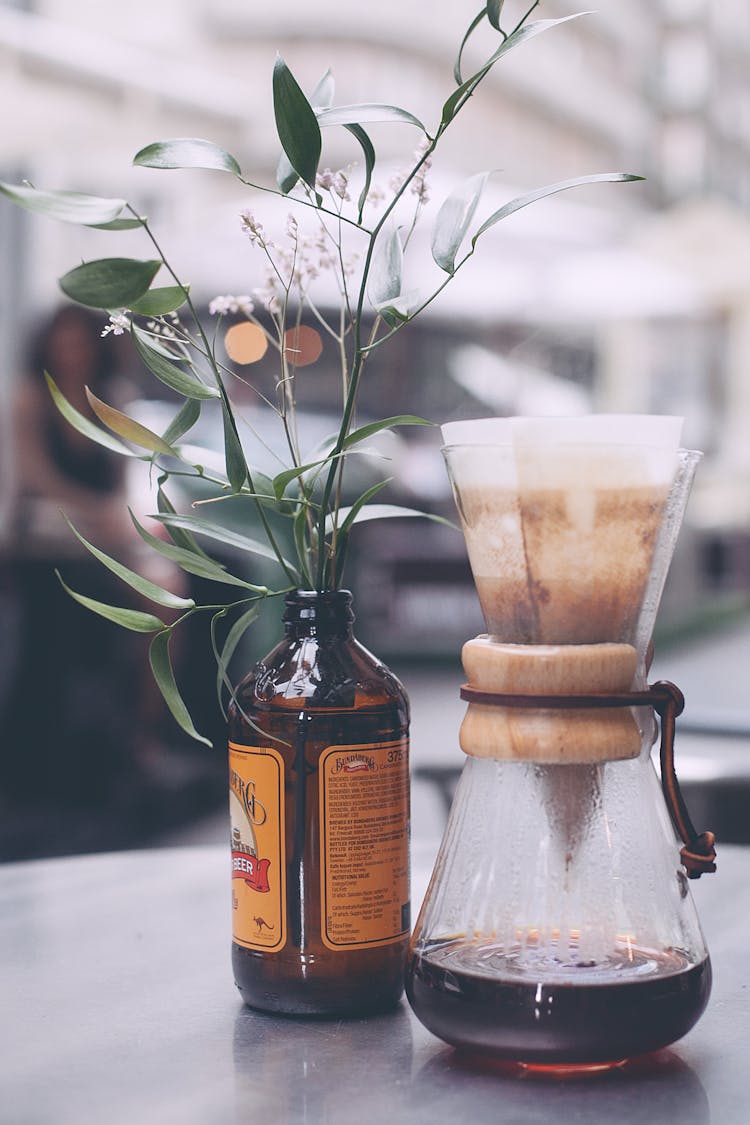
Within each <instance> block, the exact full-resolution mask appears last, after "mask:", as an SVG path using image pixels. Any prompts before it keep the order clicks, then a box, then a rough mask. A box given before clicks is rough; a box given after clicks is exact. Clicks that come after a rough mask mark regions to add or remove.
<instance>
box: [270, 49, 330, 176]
mask: <svg viewBox="0 0 750 1125" xmlns="http://www.w3.org/2000/svg"><path fill="white" fill-rule="evenodd" d="M273 108H274V115H275V117H276V129H277V132H278V134H279V140H280V141H281V147H282V148H283V150H284V152H285V153H286V156H287V159H288V160H289V163H290V164H291V166H292V168H293V169H294V171H295V172H296V173H297V175H298V176H299V177H300V179H301V180H304V182H305V183H306V184H308V185H309V186H310V187H311V188H313V189H314V188H315V174H316V172H317V170H318V162H319V160H320V150H321V145H322V141H321V137H320V127H319V125H318V121H317V118H316V116H315V110H314V109H313V107H312V106H311V105H310V103H309V101H308V100H307V98H306V97H305V95H304V94H303V92H302V90H301V89H300V87H299V85H298V84H297V80H296V79H295V78H294V75H293V74H292V72H291V71H290V69H289V67H288V66H287V65H286V63H285V62H284V60H283V59H282V57H281V55H278V56H277V57H276V63H275V65H274V68H273Z"/></svg>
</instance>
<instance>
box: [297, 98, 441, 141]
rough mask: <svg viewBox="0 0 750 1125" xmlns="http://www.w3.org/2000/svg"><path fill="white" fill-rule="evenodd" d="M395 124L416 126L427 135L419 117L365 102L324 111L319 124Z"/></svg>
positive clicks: (320, 113)
mask: <svg viewBox="0 0 750 1125" xmlns="http://www.w3.org/2000/svg"><path fill="white" fill-rule="evenodd" d="M393 122H397V123H401V124H406V125H415V126H416V127H417V129H421V131H422V132H423V133H425V134H426V133H427V130H426V129H425V127H424V125H423V124H422V122H421V121H420V120H419V118H418V117H415V116H414V114H413V113H409V111H408V110H406V109H400V108H399V107H398V106H396V105H380V104H378V103H375V102H363V103H361V104H359V105H337V106H334V107H333V108H332V109H324V110H321V111H320V112H319V113H318V124H319V125H320V126H321V127H324V126H328V125H374V124H388V123H393Z"/></svg>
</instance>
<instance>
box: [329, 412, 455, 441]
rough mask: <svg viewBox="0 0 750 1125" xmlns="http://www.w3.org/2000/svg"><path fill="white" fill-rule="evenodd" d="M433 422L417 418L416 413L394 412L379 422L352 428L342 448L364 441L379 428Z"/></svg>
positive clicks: (428, 424) (379, 429)
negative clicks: (391, 415) (355, 428)
mask: <svg viewBox="0 0 750 1125" xmlns="http://www.w3.org/2000/svg"><path fill="white" fill-rule="evenodd" d="M434 424H435V423H434V422H428V421H427V419H426V418H419V417H418V416H417V415H416V414H395V415H394V416H393V417H392V418H381V420H380V421H379V422H368V423H367V425H366V426H360V428H359V429H358V430H352V432H351V433H350V434H349V436H348V437H347V438H346V440H345V442H344V449H349V448H351V446H352V445H357V444H358V443H359V442H360V441H366V440H367V438H369V437H372V435H373V434H377V433H379V432H380V431H381V430H390V429H392V428H393V426H434Z"/></svg>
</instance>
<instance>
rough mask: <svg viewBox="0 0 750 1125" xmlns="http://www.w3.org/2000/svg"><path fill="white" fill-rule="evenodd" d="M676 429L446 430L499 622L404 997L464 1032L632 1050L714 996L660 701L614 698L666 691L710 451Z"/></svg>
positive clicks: (596, 425) (469, 531)
mask: <svg viewBox="0 0 750 1125" xmlns="http://www.w3.org/2000/svg"><path fill="white" fill-rule="evenodd" d="M679 431H680V420H679V419H673V418H661V417H659V418H655V417H645V416H638V417H633V416H588V417H585V418H580V419H564V420H561V419H521V418H518V419H488V420H482V421H480V422H470V423H453V424H450V425H447V426H445V427H444V429H443V434H444V439H445V442H446V448H445V450H444V453H445V457H446V462H447V465H448V471H449V475H450V477H451V482H452V485H453V490H454V495H455V499H456V504H457V507H458V511H459V514H460V517H461V521H462V525H463V530H464V534H465V537H466V542H467V548H468V553H469V558H470V562H471V565H472V570H473V574H474V580H475V582H476V586H477V590H478V593H479V598H480V601H481V604H482V610H483V613H484V617H485V621H486V626H487V634H486V635H483V636H480V637H477V638H475V639H474V640H471V641H469V642H467V644H466V645H465V646H464V651H463V661H464V668H465V671H466V675H467V680H468V686H467V688H466V689H464V694H465V698H467V699H468V700H469V708H468V711H467V715H466V718H465V720H464V723H463V725H462V728H461V733H460V742H461V747H462V749H463V750H464V752H465V753H466V755H467V759H466V764H465V767H464V770H463V773H462V776H461V780H460V782H459V786H458V789H457V792H456V797H455V800H454V804H453V808H452V811H451V815H450V818H449V822H448V826H447V828H446V832H445V836H444V838H443V842H442V846H441V849H440V853H439V855H438V859H437V862H436V865H435V870H434V873H433V877H432V881H431V883H430V887H429V890H428V893H427V896H426V899H425V902H424V905H423V907H422V911H421V914H420V917H419V919H418V921H417V925H416V929H415V932H414V936H413V939H412V945H411V954H410V964H409V969H408V973H407V992H408V995H409V999H410V1001H411V1004H412V1006H413V1008H414V1010H415V1012H416V1014H417V1015H418V1016H419V1018H420V1019H421V1020H422V1022H423V1023H424V1024H425V1025H426V1026H427V1027H428V1028H429V1029H430V1030H431V1031H433V1032H434V1033H435V1034H436V1035H438V1036H440V1037H441V1038H443V1039H445V1040H446V1041H447V1042H449V1043H452V1044H454V1045H456V1046H459V1047H464V1048H473V1049H475V1050H479V1051H482V1052H488V1053H491V1054H493V1055H495V1056H497V1057H500V1058H505V1059H512V1060H516V1061H520V1062H524V1063H528V1064H532V1065H533V1064H542V1065H544V1064H553V1065H555V1064H558V1065H559V1064H567V1065H571V1064H572V1065H582V1066H588V1065H595V1066H598V1065H602V1064H607V1063H618V1062H620V1061H622V1060H623V1059H624V1058H627V1057H631V1056H633V1055H636V1054H641V1053H643V1052H646V1051H650V1050H654V1049H656V1048H659V1047H662V1046H665V1045H666V1044H668V1043H671V1042H673V1041H674V1040H676V1039H678V1038H679V1037H680V1036H682V1035H684V1034H685V1032H687V1031H688V1030H689V1028H690V1027H692V1025H693V1024H694V1023H695V1021H696V1020H697V1019H698V1017H699V1016H700V1014H701V1012H702V1011H703V1009H704V1007H705V1005H706V1002H707V1000H708V994H709V991H710V985H711V969H710V963H709V959H708V953H707V950H706V946H705V943H704V940H703V936H702V934H701V929H700V925H699V922H698V918H697V915H696V912H695V908H694V906H693V901H692V898H691V895H690V893H689V890H688V884H687V878H686V874H685V871H684V870H683V867H682V865H681V858H680V853H679V851H678V847H677V845H676V839H675V832H674V829H673V827H672V823H671V821H670V817H669V814H668V812H667V808H666V807H665V803H664V800H663V797H662V793H661V790H660V788H659V782H658V779H657V776H656V773H655V770H654V768H653V766H652V763H651V756H650V752H651V747H652V744H653V742H654V737H655V730H656V727H655V721H654V715H653V710H652V708H651V707H649V706H622V705H619V706H618V705H615V704H616V702H617V698H616V697H617V696H618V695H622V694H623V693H634V692H640V693H643V692H644V689H646V688H647V680H646V673H647V659H648V658H647V650H648V647H649V642H650V638H651V634H652V631H653V625H654V618H655V616H656V610H657V607H658V603H659V600H660V597H661V592H662V589H663V586H664V580H665V577H666V572H667V569H668V567H669V563H670V560H671V557H672V552H673V549H674V544H675V540H676V537H677V533H678V531H679V527H680V524H681V522H682V517H683V513H684V509H685V505H686V502H687V497H688V493H689V489H690V485H691V482H692V478H693V474H694V471H695V466H696V464H697V461H698V460H699V457H700V455H699V454H696V453H691V452H688V451H684V450H679V449H678V448H677V446H678V442H679ZM530 696H531V697H536V699H537V700H539V702H538V703H537V702H535V701H534V698H532V699H529V697H530ZM549 696H553V697H560V700H559V703H558V701H557V700H556V699H552V700H550V699H549ZM588 696H591V697H596V698H595V699H594V702H597V700H598V701H599V702H600V704H601V699H602V698H604V700H605V703H606V700H608V699H611V700H612V702H613V705H612V706H606V705H599V706H596V707H595V706H592V705H590V703H591V701H588V703H587V697H588ZM540 697H545V698H541V699H540ZM628 698H629V697H628V696H626V699H628ZM576 700H580V705H576ZM498 702H500V705H498ZM620 702H622V701H620Z"/></svg>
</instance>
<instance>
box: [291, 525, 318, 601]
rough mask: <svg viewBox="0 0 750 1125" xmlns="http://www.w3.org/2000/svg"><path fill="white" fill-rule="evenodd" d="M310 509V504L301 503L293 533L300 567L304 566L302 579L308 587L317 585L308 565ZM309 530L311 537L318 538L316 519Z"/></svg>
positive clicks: (311, 544)
mask: <svg viewBox="0 0 750 1125" xmlns="http://www.w3.org/2000/svg"><path fill="white" fill-rule="evenodd" d="M309 510H310V509H309V508H308V506H307V505H306V504H300V507H299V510H298V512H297V514H296V516H295V517H294V523H293V525H292V527H293V533H294V546H295V549H296V551H297V558H298V559H299V562H300V567H301V568H302V580H303V582H305V584H306V585H307V587H308V589H309V588H311V587H312V586H314V585H315V580H314V579H313V576H312V574H311V572H310V569H309V567H308V565H307V549H308V545H307V538H306V533H307V531H308V522H307V520H308V514H309ZM309 530H310V535H311V538H312V539H313V540H315V539H316V538H317V525H316V524H315V523H314V521H313V523H312V525H311V526H310V528H309ZM310 546H311V547H312V546H314V542H311V543H310Z"/></svg>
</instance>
